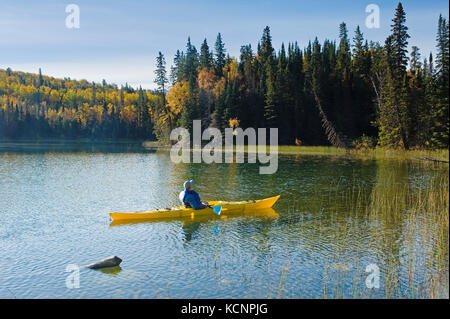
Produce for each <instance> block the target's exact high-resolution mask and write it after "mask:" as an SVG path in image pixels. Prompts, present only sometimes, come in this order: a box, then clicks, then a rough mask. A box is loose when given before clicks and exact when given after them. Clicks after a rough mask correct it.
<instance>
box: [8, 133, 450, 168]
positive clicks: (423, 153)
mask: <svg viewBox="0 0 450 319" xmlns="http://www.w3.org/2000/svg"><path fill="white" fill-rule="evenodd" d="M0 144H17V145H21V146H26V145H31V146H32V145H40V146H45V145H62V144H92V145H95V144H103V145H105V144H108V145H118V144H119V145H124V144H140V145H142V146H143V147H144V148H150V149H157V150H170V147H171V146H170V145H163V144H161V143H159V142H157V141H148V140H147V141H146V140H132V139H96V140H91V139H88V138H79V139H23V140H22V139H18V140H16V139H0ZM255 149H256V151H258V150H259V147H258V146H256V148H255ZM223 150H224V151H225V152H227V151H236V147H235V146H234V147H233V148H232V149H226V148H224V149H223ZM266 150H267V151H268V146H267V147H266ZM250 151H252V150H251V147H250V150H249V146H248V145H246V146H244V152H246V153H249V152H250ZM278 154H279V155H329V156H353V157H358V158H377V159H383V158H386V159H411V160H424V161H439V162H447V163H448V162H449V150H448V149H438V150H425V149H414V150H397V149H386V148H378V147H377V148H364V149H356V148H349V149H344V148H337V147H333V146H295V145H280V146H278Z"/></svg>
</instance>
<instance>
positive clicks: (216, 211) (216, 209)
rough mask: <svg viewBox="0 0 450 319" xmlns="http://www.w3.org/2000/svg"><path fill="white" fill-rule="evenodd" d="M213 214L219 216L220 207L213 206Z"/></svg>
mask: <svg viewBox="0 0 450 319" xmlns="http://www.w3.org/2000/svg"><path fill="white" fill-rule="evenodd" d="M212 209H213V211H214V213H216V214H217V215H220V212H221V211H222V206H214V207H213V208H212Z"/></svg>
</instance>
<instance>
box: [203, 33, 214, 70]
mask: <svg viewBox="0 0 450 319" xmlns="http://www.w3.org/2000/svg"><path fill="white" fill-rule="evenodd" d="M212 65H213V56H212V53H211V52H210V51H209V46H208V42H207V41H206V39H205V40H203V43H202V46H201V48H200V67H201V68H208V69H209V68H211V67H212Z"/></svg>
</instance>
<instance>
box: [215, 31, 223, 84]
mask: <svg viewBox="0 0 450 319" xmlns="http://www.w3.org/2000/svg"><path fill="white" fill-rule="evenodd" d="M214 48H215V56H216V60H215V63H214V66H215V69H216V75H217V76H222V75H223V67H224V66H225V57H226V55H225V52H226V50H225V44H224V43H223V41H222V35H221V34H220V33H218V34H217V39H216V44H215V46H214Z"/></svg>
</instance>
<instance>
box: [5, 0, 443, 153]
mask: <svg viewBox="0 0 450 319" xmlns="http://www.w3.org/2000/svg"><path fill="white" fill-rule="evenodd" d="M437 29H438V31H437V36H436V48H437V55H436V57H433V56H432V55H431V54H430V55H429V56H427V57H425V58H423V59H422V57H421V54H420V50H419V48H418V47H416V46H413V47H412V48H411V52H408V39H409V37H410V36H409V34H408V28H407V26H406V13H405V11H404V9H403V6H402V4H401V3H399V4H398V6H397V9H396V11H395V15H394V18H393V19H392V25H391V33H390V34H389V36H388V37H387V39H386V40H385V42H384V43H379V42H373V41H369V40H367V39H365V38H364V35H363V33H362V31H361V29H360V27H359V26H358V27H357V28H356V30H355V32H354V34H353V36H351V35H349V32H348V30H347V26H346V24H345V23H342V24H341V25H340V26H339V39H338V40H337V41H331V40H325V41H324V42H323V43H320V42H319V41H318V39H317V38H316V39H314V41H310V42H309V43H308V44H307V46H306V47H305V48H303V49H301V48H300V47H299V45H298V44H297V42H293V43H288V44H287V45H285V44H282V45H281V48H280V49H279V50H278V51H276V50H275V48H274V47H273V45H272V37H271V34H270V29H269V27H266V28H265V29H264V30H263V34H262V37H261V40H260V41H259V43H258V45H257V48H256V50H255V49H254V48H252V46H251V45H250V44H247V45H243V46H242V47H241V50H240V56H239V59H237V58H235V57H230V55H229V54H227V51H226V48H225V44H224V40H223V38H222V35H221V34H220V33H219V34H218V36H217V39H216V41H215V44H214V48H213V49H211V48H210V47H209V45H208V42H207V40H206V39H205V40H204V41H203V43H202V44H201V46H200V50H199V51H198V50H197V48H196V47H195V46H194V45H193V44H192V43H191V40H190V38H188V41H187V44H186V48H185V50H178V51H177V52H176V54H175V57H174V60H173V64H172V66H171V68H170V70H167V69H166V61H165V57H164V55H163V54H162V53H161V52H159V54H158V57H157V59H156V71H155V83H156V85H157V89H156V90H154V91H148V90H142V89H139V90H134V89H133V88H130V87H128V86H125V87H121V88H120V89H119V88H117V87H116V86H115V85H108V84H106V83H105V82H103V84H101V85H99V84H95V83H88V82H86V81H73V80H70V79H64V80H58V79H53V78H50V77H45V76H42V75H41V74H40V73H39V74H38V75H31V74H24V73H20V72H11V71H10V70H6V71H1V70H0V96H1V101H0V102H1V103H2V104H1V111H0V136H9V137H23V136H57V137H94V138H95V137H114V138H119V137H129V138H130V137H131V138H149V139H152V138H156V139H158V140H160V141H163V142H168V140H169V136H170V132H171V130H172V129H173V128H175V127H185V128H187V129H191V128H192V121H193V120H194V119H201V120H202V125H203V126H204V128H206V127H216V128H219V129H224V128H226V127H238V126H239V127H242V128H244V129H245V128H247V127H255V128H256V127H277V128H278V129H279V143H280V144H297V145H301V144H302V145H330V144H331V145H335V146H339V147H350V146H352V145H353V146H357V147H361V146H375V145H379V146H382V147H392V148H404V149H410V148H446V147H448V133H449V113H448V109H449V100H448V94H449V26H448V21H447V20H446V19H445V18H443V17H442V16H440V17H439V20H438V28H437Z"/></svg>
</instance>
